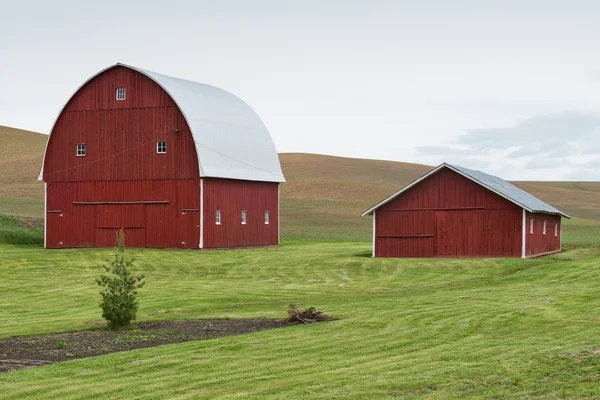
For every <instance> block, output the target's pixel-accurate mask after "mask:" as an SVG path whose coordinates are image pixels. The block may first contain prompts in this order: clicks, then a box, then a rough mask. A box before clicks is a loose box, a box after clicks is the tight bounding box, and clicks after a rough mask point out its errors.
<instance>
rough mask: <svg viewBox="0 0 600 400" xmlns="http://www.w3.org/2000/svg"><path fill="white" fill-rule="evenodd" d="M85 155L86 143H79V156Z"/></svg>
mask: <svg viewBox="0 0 600 400" xmlns="http://www.w3.org/2000/svg"><path fill="white" fill-rule="evenodd" d="M83 156H85V143H81V144H78V145H77V157H83Z"/></svg>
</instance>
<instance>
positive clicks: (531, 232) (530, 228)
mask: <svg viewBox="0 0 600 400" xmlns="http://www.w3.org/2000/svg"><path fill="white" fill-rule="evenodd" d="M529 234H531V235H533V218H531V219H530V220H529Z"/></svg>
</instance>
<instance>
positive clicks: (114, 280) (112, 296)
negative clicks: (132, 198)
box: [96, 229, 145, 330]
mask: <svg viewBox="0 0 600 400" xmlns="http://www.w3.org/2000/svg"><path fill="white" fill-rule="evenodd" d="M116 244H117V251H116V253H115V257H114V259H113V260H111V261H110V265H109V266H106V265H103V267H104V271H105V272H106V274H102V275H100V278H98V279H96V282H97V283H98V285H99V286H100V287H101V289H100V294H101V295H102V302H101V303H100V308H101V309H102V317H103V318H104V319H105V320H106V322H108V328H109V329H111V330H112V329H119V328H125V327H128V326H130V325H131V323H132V322H133V321H135V317H136V313H137V310H138V303H137V300H136V295H137V289H139V288H141V287H142V286H144V283H145V281H144V276H143V275H133V274H132V273H131V271H130V267H131V266H132V265H133V261H134V260H133V259H129V260H126V259H125V254H124V253H125V233H124V232H123V229H121V230H119V231H118V232H117V238H116Z"/></svg>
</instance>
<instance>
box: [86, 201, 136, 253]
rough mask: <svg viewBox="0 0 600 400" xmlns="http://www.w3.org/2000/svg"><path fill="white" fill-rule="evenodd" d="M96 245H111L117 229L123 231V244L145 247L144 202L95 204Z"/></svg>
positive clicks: (113, 242)
mask: <svg viewBox="0 0 600 400" xmlns="http://www.w3.org/2000/svg"><path fill="white" fill-rule="evenodd" d="M97 207H98V209H97V214H96V246H97V247H112V246H114V245H115V239H116V235H117V232H118V231H119V229H121V228H123V231H124V232H125V246H127V247H146V210H145V207H146V206H145V205H144V204H104V205H99V206H97Z"/></svg>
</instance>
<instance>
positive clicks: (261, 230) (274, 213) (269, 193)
mask: <svg viewBox="0 0 600 400" xmlns="http://www.w3.org/2000/svg"><path fill="white" fill-rule="evenodd" d="M203 181H204V183H203V190H204V204H203V207H204V248H222V247H242V246H267V245H276V244H278V240H279V239H278V226H279V215H278V184H277V183H272V182H251V181H236V180H229V179H210V178H204V179H203ZM217 210H220V211H221V225H216V211H217ZM242 211H246V219H247V221H246V225H242V223H241V213H242ZM265 211H268V212H269V224H265V219H264V213H265Z"/></svg>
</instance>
